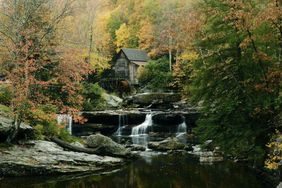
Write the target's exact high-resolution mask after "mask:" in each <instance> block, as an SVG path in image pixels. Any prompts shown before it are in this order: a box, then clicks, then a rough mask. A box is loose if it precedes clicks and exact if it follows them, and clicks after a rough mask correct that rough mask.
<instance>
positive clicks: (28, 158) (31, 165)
mask: <svg viewBox="0 0 282 188" xmlns="http://www.w3.org/2000/svg"><path fill="white" fill-rule="evenodd" d="M0 153H1V160H0V176H40V175H44V176H46V175H56V174H69V173H85V172H87V173H89V172H98V171H101V170H106V169H107V170H111V169H113V168H116V167H117V166H118V165H120V164H123V163H124V161H123V160H122V159H120V158H113V157H101V156H97V155H90V154H86V153H78V152H71V151H64V149H63V148H61V147H60V146H58V145H57V144H55V143H53V142H47V141H30V142H28V143H26V144H25V145H20V146H19V145H15V146H13V147H10V148H0Z"/></svg>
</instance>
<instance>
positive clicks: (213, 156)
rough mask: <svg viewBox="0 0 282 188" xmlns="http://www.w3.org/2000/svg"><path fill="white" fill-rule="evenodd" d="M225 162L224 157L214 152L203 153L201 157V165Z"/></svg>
mask: <svg viewBox="0 0 282 188" xmlns="http://www.w3.org/2000/svg"><path fill="white" fill-rule="evenodd" d="M220 161H223V157H222V156H220V155H218V154H217V153H214V152H211V151H209V152H202V153H201V155H200V162H201V163H214V162H220Z"/></svg>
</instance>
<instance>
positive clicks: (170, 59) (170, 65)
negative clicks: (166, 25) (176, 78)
mask: <svg viewBox="0 0 282 188" xmlns="http://www.w3.org/2000/svg"><path fill="white" fill-rule="evenodd" d="M171 45H172V38H171V37H169V70H170V71H172V50H171V49H172V46H171Z"/></svg>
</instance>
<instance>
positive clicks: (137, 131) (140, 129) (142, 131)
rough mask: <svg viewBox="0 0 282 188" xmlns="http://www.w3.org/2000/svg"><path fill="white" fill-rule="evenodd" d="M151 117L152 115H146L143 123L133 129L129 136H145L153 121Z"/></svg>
mask: <svg viewBox="0 0 282 188" xmlns="http://www.w3.org/2000/svg"><path fill="white" fill-rule="evenodd" d="M152 117H153V115H152V114H147V115H146V119H145V121H144V123H142V124H140V125H138V126H136V127H133V129H132V131H131V136H140V135H146V132H147V129H148V127H150V126H152V125H153V120H152Z"/></svg>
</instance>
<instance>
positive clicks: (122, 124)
mask: <svg viewBox="0 0 282 188" xmlns="http://www.w3.org/2000/svg"><path fill="white" fill-rule="evenodd" d="M127 121H128V120H127V116H126V115H122V114H119V116H118V130H117V131H116V132H115V135H116V136H122V130H123V129H124V127H125V126H126V123H127Z"/></svg>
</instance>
